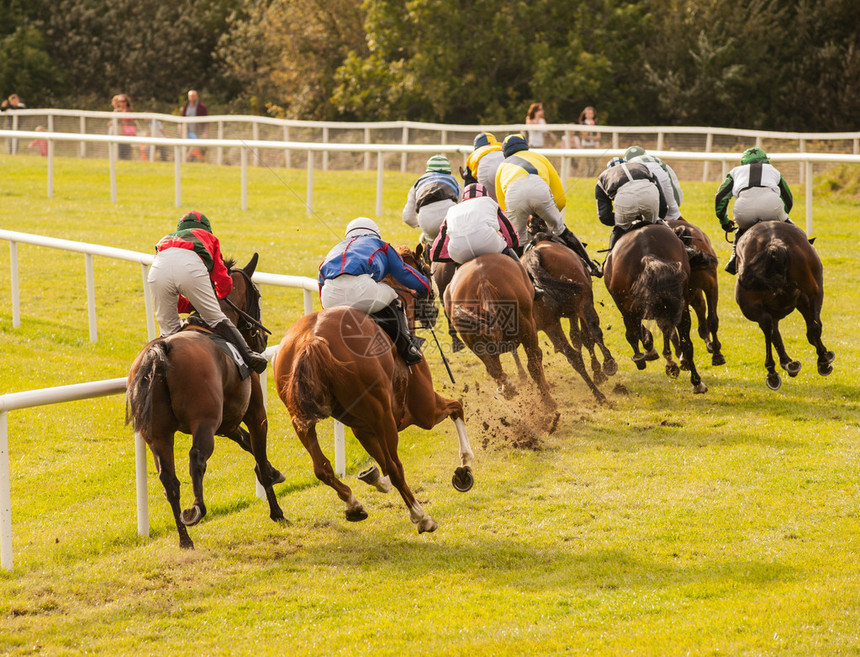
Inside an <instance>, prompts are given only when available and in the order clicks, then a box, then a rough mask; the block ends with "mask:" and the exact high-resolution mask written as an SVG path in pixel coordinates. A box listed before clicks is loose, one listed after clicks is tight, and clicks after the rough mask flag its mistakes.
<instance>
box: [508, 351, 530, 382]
mask: <svg viewBox="0 0 860 657" xmlns="http://www.w3.org/2000/svg"><path fill="white" fill-rule="evenodd" d="M511 357H512V358H513V359H514V365H516V367H517V376H518V377H519V379H520V383H522V382H523V381H525V380H526V379H527V378H528V374H526V371H525V369H523V362H522V361H521V360H520V352H519V350H518V349H514V350H513V351H512V352H511Z"/></svg>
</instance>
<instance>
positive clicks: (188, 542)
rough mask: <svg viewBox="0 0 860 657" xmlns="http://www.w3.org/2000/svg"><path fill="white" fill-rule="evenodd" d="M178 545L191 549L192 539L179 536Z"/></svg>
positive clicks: (184, 548) (192, 547)
mask: <svg viewBox="0 0 860 657" xmlns="http://www.w3.org/2000/svg"><path fill="white" fill-rule="evenodd" d="M179 547H180V548H182V549H183V550H193V549H194V541H192V540H191V539H190V538H181V539H179Z"/></svg>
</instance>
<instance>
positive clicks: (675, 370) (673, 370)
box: [666, 363, 681, 379]
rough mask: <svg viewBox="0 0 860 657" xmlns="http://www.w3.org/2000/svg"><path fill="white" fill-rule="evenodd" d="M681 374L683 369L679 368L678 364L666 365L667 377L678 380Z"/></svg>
mask: <svg viewBox="0 0 860 657" xmlns="http://www.w3.org/2000/svg"><path fill="white" fill-rule="evenodd" d="M680 373H681V368H680V367H678V365H677V363H666V376H668V377H669V378H670V379H677V378H678V375H679V374H680Z"/></svg>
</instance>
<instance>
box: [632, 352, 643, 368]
mask: <svg viewBox="0 0 860 657" xmlns="http://www.w3.org/2000/svg"><path fill="white" fill-rule="evenodd" d="M633 362H634V363H636V369H637V370H644V369H645V365H646V363H645V354H636V355H635V356H633Z"/></svg>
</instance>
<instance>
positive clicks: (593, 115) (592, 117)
mask: <svg viewBox="0 0 860 657" xmlns="http://www.w3.org/2000/svg"><path fill="white" fill-rule="evenodd" d="M579 124H580V125H597V111H596V110H595V109H594V108H593V107H592V106H591V105H588V106H587V107H586V108H585V109H583V110H582V111H581V112H580V113H579ZM573 147H574V148H600V133H599V132H591V131H589V132H577V133H576V134H575V135H574V136H573ZM596 162H597V161H596V160H592V158H588V159H586V161H585V175H586V176H591V175H593V174H594V170H595V168H596Z"/></svg>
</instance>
